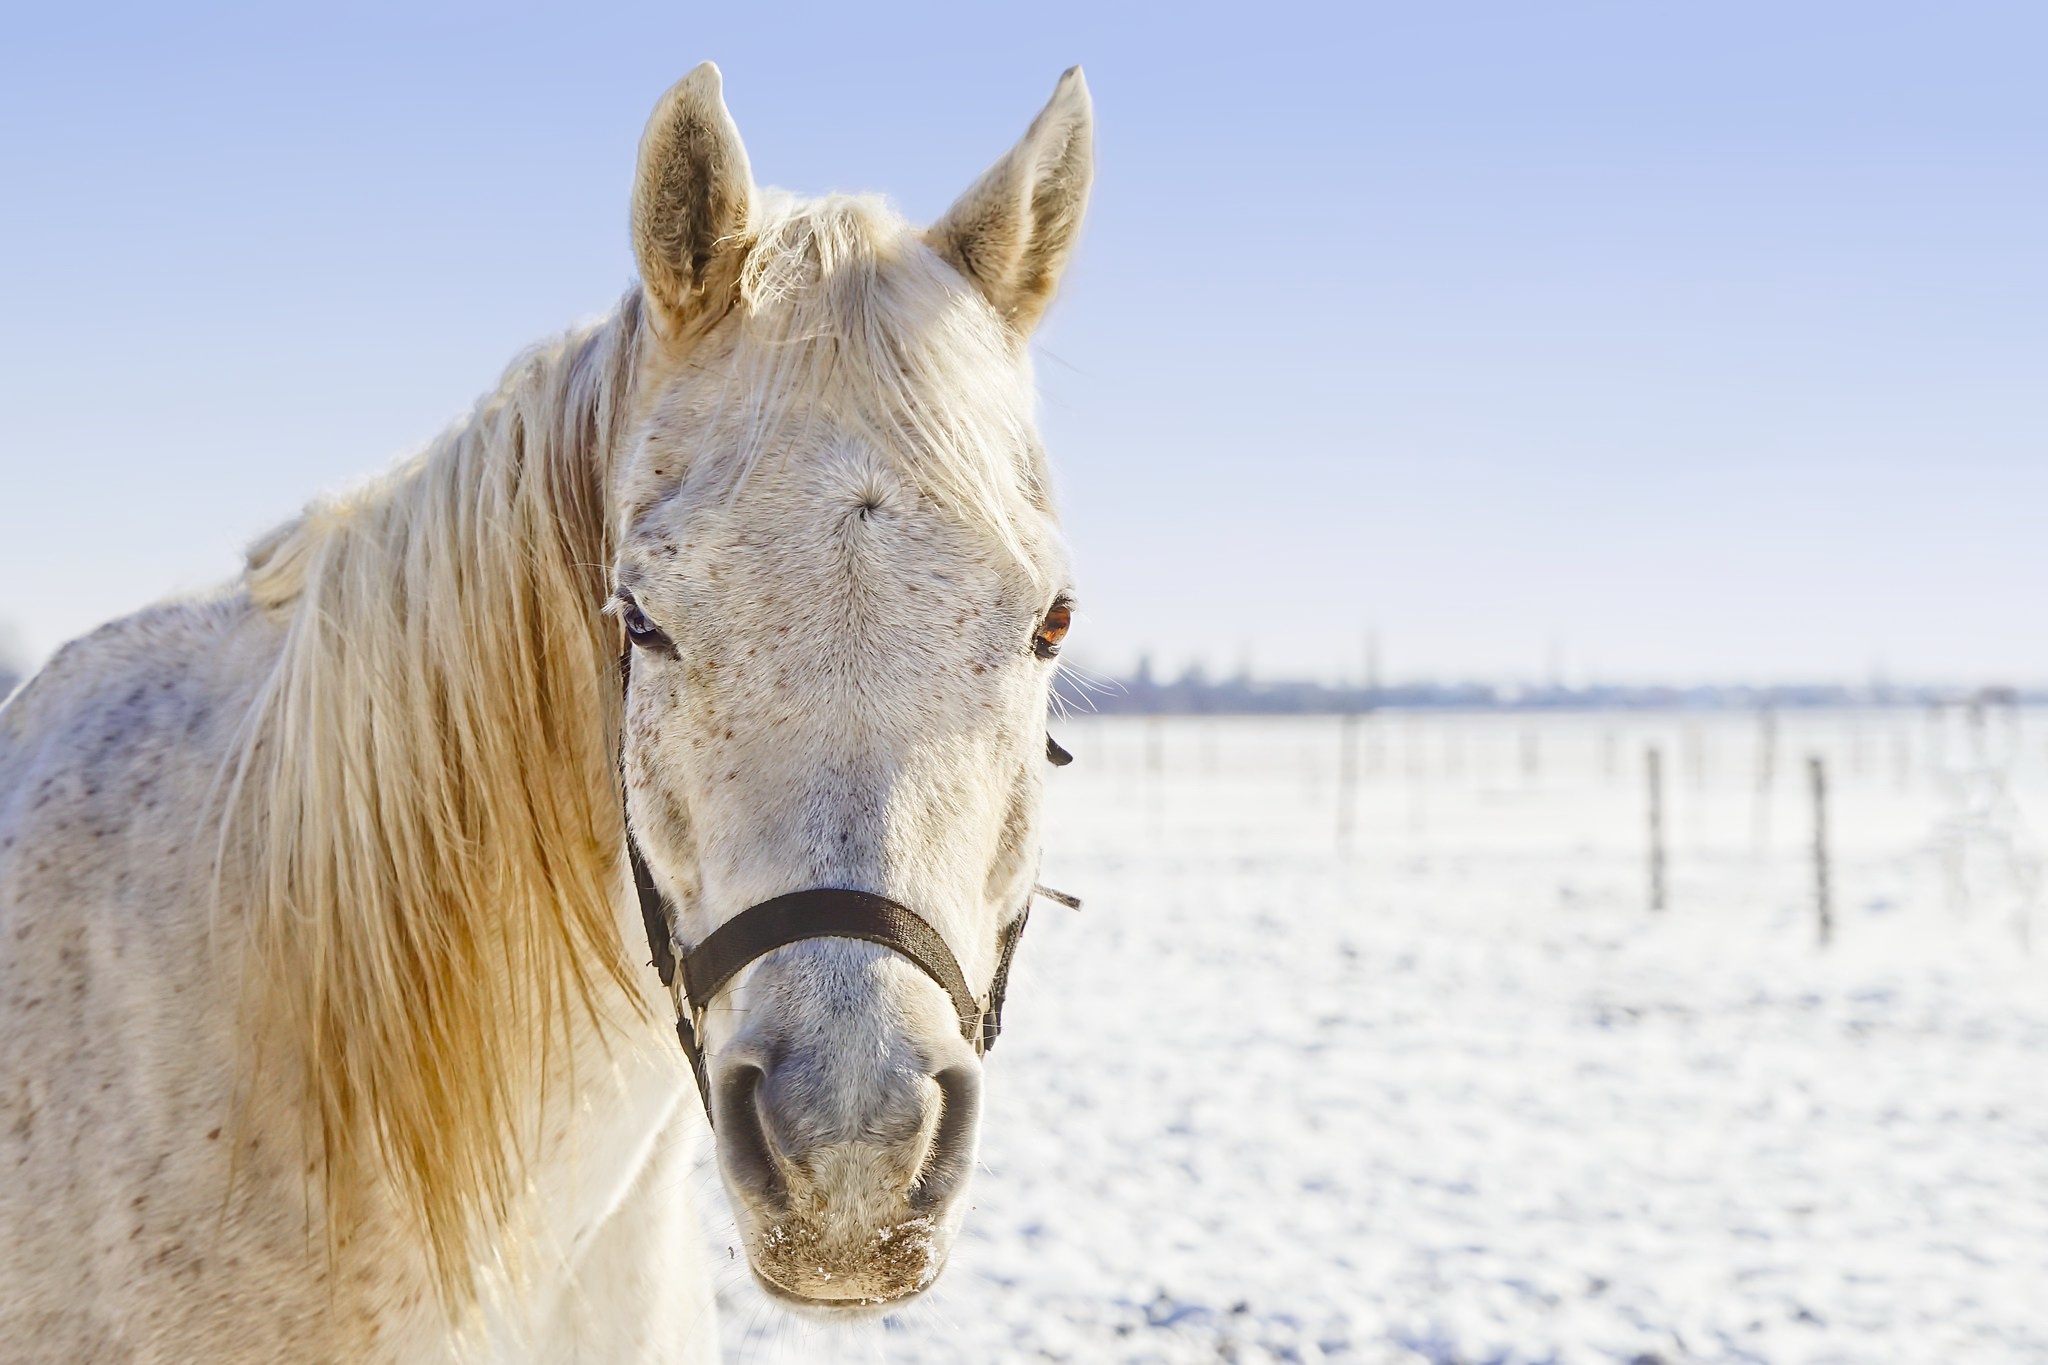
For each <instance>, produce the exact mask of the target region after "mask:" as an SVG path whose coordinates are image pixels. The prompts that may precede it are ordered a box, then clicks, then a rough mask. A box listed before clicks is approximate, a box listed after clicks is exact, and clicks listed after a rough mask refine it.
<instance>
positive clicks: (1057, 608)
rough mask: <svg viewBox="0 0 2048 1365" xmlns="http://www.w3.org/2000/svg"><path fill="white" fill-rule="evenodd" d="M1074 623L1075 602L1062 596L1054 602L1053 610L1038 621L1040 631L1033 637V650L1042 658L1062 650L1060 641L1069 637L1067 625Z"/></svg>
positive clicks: (1050, 656) (1049, 656)
mask: <svg viewBox="0 0 2048 1365" xmlns="http://www.w3.org/2000/svg"><path fill="white" fill-rule="evenodd" d="M1073 623H1074V604H1073V603H1071V602H1069V601H1068V600H1067V599H1066V598H1064V597H1062V598H1061V599H1060V600H1059V601H1057V602H1055V603H1053V604H1052V610H1051V611H1049V612H1047V613H1046V614H1045V619H1044V620H1043V621H1040V622H1039V623H1038V631H1037V633H1036V634H1034V635H1033V636H1032V637H1031V652H1032V653H1033V654H1036V655H1037V656H1038V657H1039V658H1041V659H1050V658H1052V657H1053V656H1054V655H1056V654H1058V653H1059V652H1060V642H1061V641H1063V640H1065V639H1066V638H1067V627H1068V626H1070V625H1072V624H1073Z"/></svg>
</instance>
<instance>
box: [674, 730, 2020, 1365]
mask: <svg viewBox="0 0 2048 1365" xmlns="http://www.w3.org/2000/svg"><path fill="white" fill-rule="evenodd" d="M2041 722H2042V717H2040V716H2038V715H2036V716H2030V717H2026V718H2024V725H2021V724H2019V723H2016V722H2009V721H2008V720H2007V719H2005V718H2002V717H1998V716H1994V717H1993V718H1992V720H1991V721H1990V722H1989V723H1988V724H1987V725H1986V726H1985V727H1982V728H1980V729H1975V730H1973V729H1972V727H1971V726H1970V725H1969V724H1968V723H1967V722H1965V721H1963V720H1961V719H1959V718H1957V717H1929V716H1927V715H1924V714H1923V713H1920V712H1897V713H1863V714H1856V713H1829V714H1819V715H1791V716H1786V717H1781V718H1780V719H1779V721H1778V722H1777V724H1776V727H1775V731H1774V733H1773V734H1772V735H1771V737H1770V739H1769V740H1768V741H1766V739H1765V732H1764V729H1763V727H1762V726H1761V725H1760V724H1759V722H1758V720H1757V718H1755V717H1751V716H1724V715H1711V716H1702V717H1686V716H1654V715H1653V716H1640V715H1638V716H1621V717H1615V716H1578V717H1535V718H1532V717H1524V716H1514V715H1487V716H1467V717H1457V716H1431V715H1417V716H1403V715H1398V714H1383V715H1375V716H1371V717H1367V718H1365V719H1363V720H1362V721H1359V722H1357V723H1356V729H1355V730H1354V731H1353V732H1352V733H1353V741H1352V742H1354V743H1355V746H1356V747H1355V749H1354V750H1353V752H1354V754H1355V768H1354V771H1356V772H1357V774H1358V784H1357V795H1356V805H1355V807H1354V808H1353V813H1352V815H1351V816H1350V817H1349V825H1350V838H1349V847H1348V848H1346V849H1340V848H1339V825H1340V820H1342V819H1343V817H1342V816H1340V799H1339V791H1338V784H1339V778H1340V773H1341V772H1342V771H1343V770H1344V766H1345V765H1344V760H1343V758H1342V754H1341V750H1342V748H1343V746H1344V744H1345V743H1346V740H1345V737H1344V732H1343V731H1342V729H1341V728H1340V722H1338V721H1336V720H1333V719H1303V720H1203V719H1188V720H1166V721H1159V720H1145V719H1083V720H1077V721H1072V722H1066V723H1062V724H1060V725H1058V726H1057V727H1056V730H1057V733H1058V734H1059V736H1060V738H1061V740H1062V742H1063V743H1065V744H1066V746H1067V747H1068V748H1069V749H1071V750H1073V752H1074V753H1075V755H1076V756H1077V760H1078V761H1077V762H1076V763H1075V764H1074V766H1072V767H1070V768H1067V769H1064V770H1061V771H1059V772H1056V773H1054V774H1052V775H1051V777H1050V783H1051V787H1052V797H1051V801H1052V806H1051V810H1050V812H1049V827H1048V831H1047V833H1048V853H1047V860H1046V868H1045V879H1046V880H1047V881H1048V882H1049V883H1050V884H1051V885H1054V886H1058V887H1060V888H1062V889H1066V890H1071V891H1073V892H1076V893H1077V894H1080V895H1082V896H1083V897H1084V898H1085V899H1086V902H1087V904H1086V908H1085V909H1083V910H1082V911H1080V912H1079V913H1075V912H1071V911H1067V910H1065V909H1063V908H1062V907H1060V906H1057V905H1055V904H1052V903H1050V902H1041V903H1040V904H1039V906H1038V907H1037V908H1036V910H1035V911H1034V914H1033V924H1032V929H1031V932H1030V933H1029V934H1028V935H1027V936H1026V938H1025V941H1024V946H1023V948H1022V950H1021V951H1020V953H1019V959H1018V966H1017V975H1016V980H1015V981H1014V983H1013V986H1012V991H1011V1004H1010V1007H1009V1017H1008V1020H1007V1025H1008V1027H1007V1031H1006V1032H1005V1034H1004V1037H1003V1040H1002V1043H1001V1045H1000V1047H998V1048H997V1050H996V1051H995V1052H994V1053H993V1054H992V1056H991V1058H990V1063H989V1073H990V1074H989V1086H988V1094H987V1100H986V1111H985V1119H984V1130H983V1139H982V1169H981V1170H980V1172H979V1173H978V1174H977V1177H976V1184H975V1186H974V1190H973V1195H972V1197H973V1202H974V1205H975V1208H974V1211H973V1212H972V1213H971V1214H970V1216H969V1221H968V1225H967V1231H966V1232H965V1234H964V1235H963V1237H962V1241H961V1244H960V1246H959V1248H958V1250H957V1251H956V1253H955V1256H954V1259H953V1264H952V1266H951V1267H950V1268H949V1269H948V1271H947V1272H946V1275H945V1277H944V1279H943V1280H942V1281H941V1283H940V1285H939V1287H938V1288H937V1289H936V1290H934V1291H933V1293H932V1294H931V1295H929V1296H928V1297H927V1298H926V1299H924V1300H921V1301H919V1302H917V1303H914V1304H912V1305H909V1306H907V1307H906V1308H905V1309H903V1310H902V1311H900V1312H898V1313H896V1314H894V1315H892V1316H891V1317H889V1318H887V1319H884V1320H883V1321H881V1322H878V1323H869V1324H865V1325H860V1326H852V1327H846V1326H839V1325H830V1324H827V1325H820V1324H816V1323H812V1322H809V1321H807V1320H803V1319H799V1318H795V1317H792V1316H790V1315H789V1314H787V1313H785V1312H783V1311H781V1310H779V1309H775V1308H773V1307H772V1306H769V1305H767V1304H765V1302H763V1301H762V1300H761V1299H760V1297H759V1295H758V1293H757V1292H756V1291H754V1290H753V1289H752V1288H751V1287H750V1286H748V1285H747V1284H746V1283H745V1276H744V1274H743V1272H741V1271H740V1270H739V1269H738V1267H737V1266H733V1267H732V1269H731V1271H730V1273H729V1274H728V1275H727V1276H726V1277H725V1279H726V1282H725V1284H724V1286H723V1288H722V1289H721V1309H722V1312H723V1315H724V1324H725V1335H726V1340H727V1350H728V1353H729V1358H730V1359H732V1360H735V1361H744V1362H757V1361H758V1362H776V1361H804V1362H810V1361H890V1362H898V1361H901V1362H939V1361H945V1362H962V1361H966V1362H996V1361H1023V1360H1033V1361H1036V1360H1062V1361H1076V1362H1096V1361H1129V1362H1140V1361H1147V1362H1150V1361H1158V1362H1179V1361H1218V1360H1223V1361H1345V1362H1395V1361H1399V1362H1434V1363H1443V1362H1499V1363H1500V1365H1509V1363H1511V1362H1546V1361H1556V1362H1578V1361H1587V1362H1608V1361H1613V1362H1635V1363H1636V1365H1649V1363H1650V1362H1664V1363H1667V1365H1676V1362H1682V1361H1769V1362H1823V1361H1842V1362H1857V1363H1858V1365H1863V1363H1864V1362H1882V1361H1902V1362H1916V1363H1921V1362H1937V1361H1938V1362H1956V1361H1966V1360H1967V1361H1972V1362H2000V1361H2041V1360H2044V1359H2048V1288H2044V1283H2048V1083H2044V1082H2048V990H2044V987H2048V974H2044V973H2048V965H2044V963H2043V961H2042V960H2041V958H2040V956H2038V955H2035V954H2032V953H2030V952H2028V951H2026V950H2025V948H2024V947H2023V936H2022V932H2021V931H2022V929H2023V928H2025V927H2027V926H2028V921H2029V920H2030V919H2031V918H2033V917H2043V907H2041V906H2040V905H2039V904H2038V903H2037V902H2038V901H2039V899H2040V890H2041V885H2040V882H2041V866H2042V863H2041V844H2040V841H2039V838H2038V835H2036V834H2034V833H2033V832H2032V831H2034V830H2038V829H2040V828H2041V825H2042V822H2041V820H2040V818H2039V816H2040V814H2041V813H2042V812H2044V810H2048V745H2044V739H2043V736H2044V734H2048V727H2044V726H2043V725H2042V723H2041ZM1649 744H1657V745H1659V746H1660V747H1661V749H1662V750H1663V753H1664V772H1665V781H1666V784H1667V790H1666V809H1667V830H1668V837H1669V843H1670V887H1671V893H1670V907H1669V909H1668V910H1666V911H1665V912H1664V913H1662V914H1653V913H1651V912H1650V911H1649V910H1648V908H1647V890H1646V885H1647V874H1646V871H1645V854H1644V848H1645V841H1646V837H1647V835H1646V823H1647V822H1646V815H1645V805H1646V803H1645V797H1644V762H1643V751H1644V748H1645V746H1646V745H1649ZM1767 750H1768V753H1767ZM1808 753H1820V754H1823V755H1825V756H1826V757H1827V760H1828V763H1829V769H1830V771H1829V778H1830V798H1831V810H1830V821H1831V830H1830V834H1831V840H1832V844H1833V851H1834V856H1835V865H1834V868H1833V872H1834V894H1835V913H1836V921H1837V922H1836V926H1835V937H1834V941H1833V943H1832V945H1831V946H1829V947H1828V948H1827V949H1826V950H1824V951H1823V950H1822V949H1821V948H1820V947H1819V946H1818V944H1817V942H1816V932H1815V923H1814V915H1813V896H1812V888H1811V871H1810V868H1811V862H1810V854H1809V841H1810V838H1811V834H1810V823H1809V818H1808V810H1809V807H1808V805H1807V800H1808V798H1807V788H1806V781H1807V774H1806V770H1805V756H1806V755H1807V754H1808ZM1767 760H1768V762H1769V764H1770V769H1771V781H1770V782H1769V784H1768V785H1766V786H1763V787H1761V788H1760V786H1759V782H1758V772H1759V767H1760V765H1761V764H1763V763H1764V762H1766V761H1767ZM701 1178H702V1179H703V1180H704V1181H705V1182H706V1188H707V1189H708V1188H709V1185H710V1183H711V1178H710V1176H709V1175H708V1174H706V1175H704V1176H703V1177H701ZM718 1244H719V1246H720V1255H721V1259H723V1258H724V1255H725V1252H724V1248H725V1247H726V1246H728V1245H730V1244H731V1237H730V1234H729V1232H727V1233H725V1234H723V1235H722V1236H721V1237H720V1240H719V1243H718Z"/></svg>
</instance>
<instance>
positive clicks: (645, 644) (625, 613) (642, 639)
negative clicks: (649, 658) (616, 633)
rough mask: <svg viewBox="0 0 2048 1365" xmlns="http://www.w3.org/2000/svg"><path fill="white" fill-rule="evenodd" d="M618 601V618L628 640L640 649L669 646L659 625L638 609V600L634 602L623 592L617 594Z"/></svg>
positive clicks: (665, 647)
mask: <svg viewBox="0 0 2048 1365" xmlns="http://www.w3.org/2000/svg"><path fill="white" fill-rule="evenodd" d="M619 601H620V603H621V605H620V607H619V620H620V621H622V622H624V623H625V627H626V638H627V639H628V640H631V641H632V642H633V643H634V644H636V645H638V646H639V647H640V648H642V649H668V648H670V647H671V646H670V644H669V639H668V636H666V635H664V634H663V633H662V630H661V627H660V626H657V625H655V624H654V622H652V621H650V620H648V619H647V613H646V612H644V611H642V610H640V604H639V603H638V602H635V601H634V600H633V599H632V598H631V597H629V596H627V595H625V594H624V593H621V594H620V595H619Z"/></svg>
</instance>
